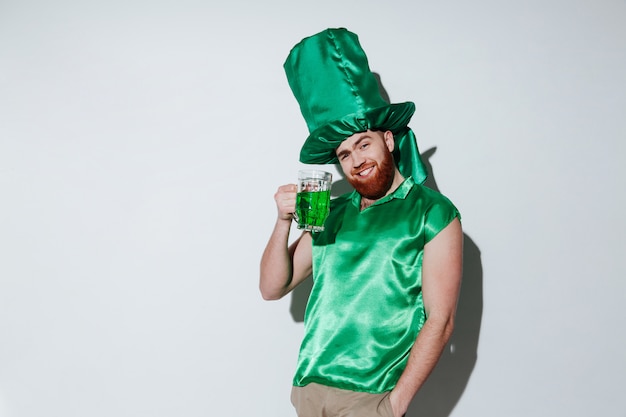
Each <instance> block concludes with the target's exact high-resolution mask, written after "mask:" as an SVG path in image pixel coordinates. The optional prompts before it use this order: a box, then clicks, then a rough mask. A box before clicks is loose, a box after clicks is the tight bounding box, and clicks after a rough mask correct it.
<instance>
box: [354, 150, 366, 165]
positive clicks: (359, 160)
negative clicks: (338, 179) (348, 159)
mask: <svg viewBox="0 0 626 417" xmlns="http://www.w3.org/2000/svg"><path fill="white" fill-rule="evenodd" d="M364 162H365V158H363V157H362V156H361V155H360V154H359V153H358V152H353V153H352V166H353V167H354V168H358V167H360V166H361V165H363V163H364Z"/></svg>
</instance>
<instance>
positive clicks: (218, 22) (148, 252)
mask: <svg viewBox="0 0 626 417" xmlns="http://www.w3.org/2000/svg"><path fill="white" fill-rule="evenodd" d="M625 19H626V4H625V3H624V2H623V1H620V0H612V1H611V0H601V1H596V2H591V1H584V0H574V1H565V0H548V1H537V0H531V1H525V2H518V1H504V2H503V1H490V0H477V1H474V2H464V1H443V2H426V1H409V0H405V1H399V0H395V1H394V0H391V1H387V2H378V1H377V2H374V1H370V0H349V1H336V0H332V1H331V0H318V1H315V2H311V1H309V2H294V1H286V0H268V1H265V2H263V1H252V0H250V1H247V2H246V1H237V0H235V1H229V2H222V4H219V3H218V2H212V1H198V0H177V1H173V0H160V1H158V0H157V1H145V0H144V1H142V0H125V1H121V0H112V1H106V2H104V1H98V2H96V1H77V0H57V1H54V2H51V1H43V0H23V1H16V0H1V1H0V191H1V193H0V196H1V197H0V198H1V204H0V416H1V417H35V416H37V417H39V416H46V417H56V416H58V417H84V416H89V417H100V416H102V417H105V416H106V417H110V416H117V417H124V416H132V417H136V416H150V417H165V416H167V417H169V416H185V417H193V416H224V415H239V416H277V417H283V416H284V417H287V416H294V415H295V414H294V412H293V411H292V407H291V405H290V403H289V391H290V383H291V377H292V373H293V368H294V365H295V360H296V355H297V349H298V346H299V343H300V337H301V335H302V323H301V322H300V321H299V320H300V318H299V317H300V315H301V304H302V300H301V297H302V295H301V294H298V293H296V294H295V295H294V296H293V298H292V297H287V298H286V299H284V300H281V301H278V302H264V301H262V300H261V297H260V295H259V293H258V290H257V279H258V262H259V258H260V255H261V252H262V250H263V247H264V245H265V242H266V239H267V237H268V236H269V233H270V230H271V227H272V225H273V221H274V216H275V209H274V202H273V198H272V196H273V193H274V191H275V189H276V187H277V186H278V185H280V184H283V183H286V182H292V181H293V179H294V176H295V172H296V170H297V169H298V168H300V167H301V164H299V162H298V161H297V157H298V152H299V149H300V146H301V144H302V142H303V140H304V137H305V136H306V127H305V124H304V121H303V120H302V118H301V116H300V114H299V110H298V107H297V104H296V102H295V100H294V99H293V97H292V95H291V91H290V90H289V88H288V85H287V82H286V79H285V76H284V73H283V70H282V63H283V61H284V59H285V57H286V56H287V54H288V52H289V49H290V48H291V47H292V46H293V45H294V44H295V43H297V42H298V41H299V40H300V39H301V38H303V37H305V36H308V35H312V34H314V33H316V32H318V31H320V30H323V29H325V28H327V27H337V26H344V27H347V28H349V29H350V30H352V31H354V32H356V33H358V34H359V35H360V38H361V42H362V44H363V46H364V49H365V50H366V52H367V53H368V56H369V58H370V64H371V67H372V70H373V71H375V72H377V73H378V74H380V76H381V80H382V84H383V86H384V88H385V89H386V91H387V93H388V94H389V97H390V98H391V100H392V101H393V102H399V101H405V100H412V101H414V102H415V103H416V105H417V111H416V113H415V116H414V118H413V120H412V123H411V127H412V128H413V129H414V130H415V132H416V134H417V136H418V140H419V145H420V149H421V150H422V152H424V153H427V156H428V161H429V163H430V164H431V166H432V169H433V174H434V175H433V179H434V180H435V181H436V185H437V186H438V188H439V189H440V190H441V191H442V192H443V193H444V194H446V195H448V196H449V197H450V198H451V199H452V200H453V201H454V202H455V203H456V204H457V206H458V207H459V208H460V210H461V211H462V214H463V222H464V229H465V232H466V237H467V239H466V280H465V283H464V288H463V295H462V299H461V305H460V307H459V324H458V327H457V333H456V334H455V339H454V341H453V344H452V345H451V347H450V349H448V350H447V351H446V354H445V356H444V358H443V359H442V363H441V366H440V367H439V368H438V369H437V370H436V372H435V374H434V375H433V378H432V380H431V382H430V383H429V385H428V386H427V387H425V388H424V393H423V394H422V395H420V397H419V398H418V399H417V400H416V401H415V402H414V404H413V407H412V408H411V410H410V412H409V415H408V417H418V416H422V415H429V416H434V417H452V416H454V417H456V416H463V417H496V416H497V417H501V416H507V417H518V416H519V417H522V416H524V417H526V416H569V417H588V416H605V417H624V416H626V404H624V395H623V394H624V389H625V387H626V376H625V375H626V354H625V353H624V346H625V345H626V335H625V332H624V328H625V325H626V313H625V310H624V307H623V304H624V301H625V296H626V279H625V278H626V266H625V261H624V258H625V257H626V241H625V239H624V235H625V232H626V220H625V219H624V212H625V211H626V197H625V191H624V190H625V188H626V187H625V186H626V180H625V178H626V168H625V165H626V164H625V163H624V161H625V157H626V145H625V142H626V117H625V115H626V78H625V76H624V74H626V25H624V21H625ZM435 148H436V149H435Z"/></svg>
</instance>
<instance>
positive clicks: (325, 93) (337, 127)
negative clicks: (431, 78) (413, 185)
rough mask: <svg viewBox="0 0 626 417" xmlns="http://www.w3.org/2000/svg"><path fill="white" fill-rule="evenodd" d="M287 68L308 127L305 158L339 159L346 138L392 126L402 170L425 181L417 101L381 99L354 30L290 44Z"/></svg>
mask: <svg viewBox="0 0 626 417" xmlns="http://www.w3.org/2000/svg"><path fill="white" fill-rule="evenodd" d="M284 68H285V72H286V74H287V80H288V82H289V86H290V87H291V90H292V92H293V94H294V96H295V97H296V100H297V101H298V103H299V104H300V111H301V112H302V116H304V119H305V121H306V123H307V127H308V129H309V137H308V138H307V139H306V140H305V142H304V145H303V146H302V149H301V151H300V161H301V162H303V163H305V164H330V163H336V162H337V157H336V155H335V149H336V148H337V147H338V146H339V144H341V142H343V141H344V140H345V139H346V138H347V137H349V136H351V135H353V134H355V133H358V132H363V131H366V130H368V129H372V130H391V131H392V132H393V133H394V135H395V139H396V147H397V150H398V153H399V155H397V156H396V157H397V160H398V157H399V160H398V167H399V169H400V171H401V172H402V174H403V175H405V176H409V175H412V176H413V177H414V179H415V180H416V181H417V182H418V183H420V182H423V181H424V180H425V179H426V170H425V168H424V165H423V164H422V161H421V160H420V157H419V152H418V150H417V144H416V142H415V136H414V135H413V132H412V131H411V130H410V129H409V128H408V127H407V125H408V123H409V120H411V116H413V113H414V112H415V104H413V103H412V102H405V103H400V104H389V103H388V102H387V101H385V99H383V98H382V96H381V95H380V90H379V86H378V81H377V80H376V77H375V76H374V74H373V73H372V72H371V71H370V69H369V65H368V61H367V56H366V55H365V52H364V51H363V49H362V48H361V45H360V43H359V39H358V37H357V35H356V34H354V33H352V32H349V31H348V30H346V29H344V28H339V29H326V30H325V31H323V32H320V33H318V34H316V35H313V36H310V37H308V38H304V39H303V40H302V41H300V43H298V44H297V45H296V46H294V47H293V48H292V50H291V52H290V53H289V56H288V57H287V60H286V61H285V64H284Z"/></svg>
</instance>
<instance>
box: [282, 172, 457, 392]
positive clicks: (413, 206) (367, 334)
mask: <svg viewBox="0 0 626 417" xmlns="http://www.w3.org/2000/svg"><path fill="white" fill-rule="evenodd" d="M360 202H361V199H360V196H359V194H358V193H356V192H353V193H352V194H348V195H345V196H342V197H340V198H337V199H334V200H333V201H332V203H331V215H330V217H329V218H328V219H327V221H326V223H325V229H324V231H323V232H320V233H315V234H313V271H314V284H313V289H312V292H311V296H310V298H309V302H308V305H307V311H306V316H305V337H304V340H303V342H302V346H301V349H300V356H299V359H298V367H297V371H296V375H295V378H294V385H297V386H304V385H306V384H308V383H310V382H316V383H319V384H323V385H328V386H334V387H336V388H342V389H349V390H353V391H361V392H371V393H382V392H385V391H389V390H391V389H392V388H393V387H394V386H395V384H396V382H397V381H398V378H400V375H401V374H402V371H403V370H404V368H405V366H406V361H407V359H408V356H409V352H410V350H411V347H412V346H413V344H414V342H415V338H416V337H417V334H418V332H419V330H420V329H421V327H422V325H423V324H424V321H425V320H426V314H425V311H424V304H423V301H422V291H421V289H422V256H423V254H424V245H425V244H426V243H428V242H429V241H430V240H431V239H432V238H433V237H435V235H436V234H437V233H438V232H440V231H441V230H442V229H443V228H445V227H446V226H447V225H448V224H449V223H450V222H451V221H452V220H453V219H454V218H455V217H457V216H458V215H459V214H458V212H457V210H456V208H455V207H454V206H453V205H452V203H450V201H449V200H448V199H447V198H445V197H444V196H442V195H441V194H439V193H437V192H435V191H433V190H431V189H429V188H426V187H424V186H422V185H418V184H415V182H414V181H413V179H412V178H407V179H406V180H405V181H404V182H403V183H402V184H401V185H400V187H398V189H397V190H396V191H395V192H393V193H392V194H390V195H388V196H386V197H384V198H382V199H381V200H378V201H377V202H376V203H374V204H373V205H371V206H370V207H368V208H366V209H365V210H363V211H360V210H359V207H360Z"/></svg>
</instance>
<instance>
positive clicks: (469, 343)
mask: <svg viewBox="0 0 626 417" xmlns="http://www.w3.org/2000/svg"><path fill="white" fill-rule="evenodd" d="M436 150H437V148H431V149H429V150H427V151H426V152H424V153H423V154H422V161H424V164H425V165H426V168H427V169H428V172H429V174H430V175H429V177H428V179H427V180H426V182H425V185H426V186H428V187H430V188H432V189H434V190H437V191H439V188H438V187H437V184H436V182H435V179H434V175H433V170H432V166H431V164H430V161H429V158H430V157H431V156H432V155H433V154H434V153H435V151H436ZM338 172H341V168H338ZM350 191H351V187H350V185H349V184H348V182H347V181H346V180H345V179H341V180H339V181H337V182H335V183H333V196H337V195H341V194H344V193H346V192H350ZM461 215H462V213H461ZM312 285H313V280H312V279H307V280H305V281H304V282H303V283H302V284H300V285H299V286H298V287H296V288H295V289H294V290H293V292H292V294H291V306H290V312H291V315H292V317H293V319H294V320H295V321H296V322H302V321H304V313H305V309H306V304H307V300H308V298H309V294H310V293H311V287H312ZM482 311H483V270H482V262H481V254H480V250H479V248H478V246H476V244H475V243H474V241H473V240H472V239H471V238H470V237H469V236H468V235H467V234H464V235H463V283H462V285H461V293H460V295H459V303H458V307H457V314H456V323H455V330H454V333H453V335H452V337H451V339H450V341H449V342H448V345H447V346H446V347H445V348H444V351H443V354H442V355H441V359H440V360H439V363H438V364H437V366H436V368H435V369H434V370H433V372H432V374H431V375H430V377H429V378H428V380H427V381H426V383H425V384H424V386H422V388H421V389H420V391H419V392H418V394H417V395H416V396H415V399H414V400H413V402H412V404H411V406H410V407H409V410H408V411H407V413H406V417H418V416H429V417H448V416H449V415H450V414H451V413H452V410H453V409H454V407H455V406H456V404H457V403H458V401H459V399H460V398H461V396H462V395H463V392H464V391H465V387H466V386H467V382H468V381H469V378H470V375H471V374H472V371H473V369H474V366H475V364H476V350H477V348H478V337H479V334H480V324H481V320H482Z"/></svg>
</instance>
